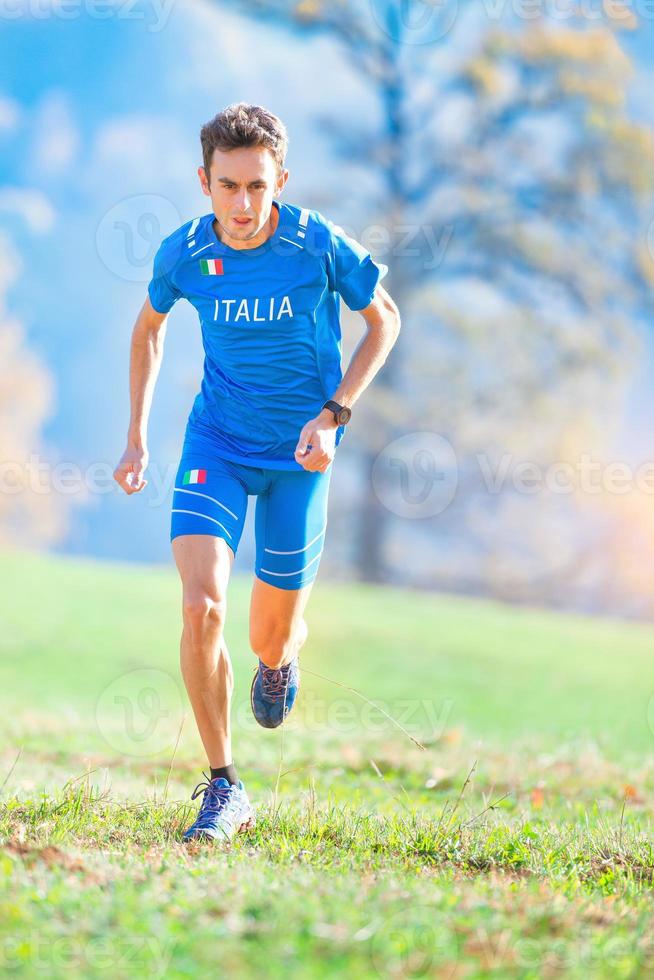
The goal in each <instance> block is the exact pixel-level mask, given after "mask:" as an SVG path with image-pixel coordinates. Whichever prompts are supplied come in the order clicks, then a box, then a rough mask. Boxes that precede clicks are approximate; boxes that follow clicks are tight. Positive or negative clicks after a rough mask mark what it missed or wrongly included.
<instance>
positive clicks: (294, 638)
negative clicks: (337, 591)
mask: <svg viewBox="0 0 654 980" xmlns="http://www.w3.org/2000/svg"><path fill="white" fill-rule="evenodd" d="M312 588H313V582H310V583H309V584H308V585H305V586H303V587H302V588H301V589H279V588H277V586H275V585H269V583H268V582H264V581H263V580H262V579H260V578H257V577H255V579H254V584H253V586H252V595H251V598H250V646H251V648H252V651H253V653H254V654H255V655H256V656H257V657H258V658H259V660H261V662H262V663H264V664H265V665H266V667H281V666H282V665H283V664H287V663H290V661H291V660H293V658H294V657H296V656H297V655H298V653H299V652H300V650H301V648H302V647H303V646H304V644H305V642H306V639H307V636H308V635H309V629H308V627H307V624H306V620H305V619H304V610H305V608H306V605H307V602H308V601H309V595H310V594H311V589H312Z"/></svg>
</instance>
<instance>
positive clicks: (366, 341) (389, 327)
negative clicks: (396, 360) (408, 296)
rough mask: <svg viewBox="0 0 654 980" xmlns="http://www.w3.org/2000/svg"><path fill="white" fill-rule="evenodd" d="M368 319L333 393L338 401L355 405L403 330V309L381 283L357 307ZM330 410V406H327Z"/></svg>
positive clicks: (341, 403)
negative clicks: (401, 310)
mask: <svg viewBox="0 0 654 980" xmlns="http://www.w3.org/2000/svg"><path fill="white" fill-rule="evenodd" d="M358 312H359V313H360V314H361V316H362V317H363V318H364V320H365V321H366V332H365V334H364V335H363V337H362V338H361V340H360V341H359V343H358V344H357V346H356V348H355V349H354V352H353V354H352V357H351V359H350V363H349V365H348V368H347V371H346V372H345V374H344V375H343V378H342V380H341V383H340V384H339V386H338V388H337V389H336V391H335V392H334V394H333V395H332V396H331V397H332V399H333V400H334V401H335V402H338V404H339V405H345V406H346V407H347V408H352V406H353V405H354V403H355V401H356V400H357V398H359V397H360V396H361V395H362V394H363V392H364V391H365V390H366V388H367V387H368V385H369V384H370V382H371V381H372V379H373V378H374V377H375V375H376V374H377V372H378V371H379V369H380V368H381V366H382V365H383V364H384V362H385V360H386V358H387V357H388V355H389V354H390V352H391V350H392V348H393V347H394V345H395V341H396V340H397V338H398V335H399V332H400V311H399V310H398V308H397V306H396V305H395V303H394V301H393V299H392V298H391V297H390V296H389V294H388V293H387V292H386V290H385V289H384V287H383V286H382V285H381V284H378V285H377V288H376V290H375V294H374V296H373V298H372V302H371V303H370V305H369V306H366V307H364V309H362V310H359V311H358ZM325 412H326V414H330V413H329V410H328V409H326V410H325ZM331 418H332V422H333V416H331Z"/></svg>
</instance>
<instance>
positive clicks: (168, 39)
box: [0, 0, 654, 566]
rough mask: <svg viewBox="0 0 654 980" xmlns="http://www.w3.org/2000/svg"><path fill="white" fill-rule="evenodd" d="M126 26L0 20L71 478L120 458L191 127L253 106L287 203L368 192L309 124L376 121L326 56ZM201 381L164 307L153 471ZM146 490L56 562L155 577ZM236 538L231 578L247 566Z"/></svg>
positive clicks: (341, 199) (192, 151)
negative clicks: (144, 568)
mask: <svg viewBox="0 0 654 980" xmlns="http://www.w3.org/2000/svg"><path fill="white" fill-rule="evenodd" d="M26 6H27V5H26ZM80 6H81V9H82V10H83V9H84V6H83V5H80ZM42 9H43V8H42ZM133 14H134V16H131V17H129V18H125V17H123V18H121V17H115V16H113V17H109V18H107V19H96V18H93V17H91V16H89V15H88V14H84V13H83V14H81V15H80V16H78V17H76V18H74V19H70V20H62V19H60V18H58V17H54V16H48V17H45V16H44V17H41V18H40V19H35V18H34V17H32V18H30V17H28V16H21V17H19V18H18V19H15V20H11V21H7V20H4V21H3V20H0V44H1V46H2V52H3V56H2V60H1V62H0V161H1V170H0V231H2V233H3V235H4V236H5V241H6V242H8V243H9V247H10V248H11V250H12V252H13V253H14V254H15V256H16V257H17V258H18V261H19V263H20V273H19V275H18V277H17V278H16V280H15V281H14V282H13V284H12V285H11V286H10V291H9V295H8V297H7V303H8V306H9V308H10V310H11V313H12V315H14V316H16V317H17V318H18V319H19V320H20V321H21V322H22V324H23V326H24V329H25V332H26V337H27V340H28V342H29V344H30V346H31V347H32V348H33V349H34V350H35V351H37V352H38V353H39V354H40V356H41V357H42V359H43V361H44V362H45V363H46V364H47V366H48V368H49V370H50V371H51V372H52V374H53V376H54V379H55V386H56V405H55V408H54V412H53V414H52V416H51V418H50V419H49V420H48V422H47V425H46V427H45V429H44V442H45V448H44V453H45V454H46V455H48V456H49V457H50V458H51V459H53V460H55V459H71V460H76V461H78V462H79V463H80V464H81V465H86V463H88V462H92V461H103V462H105V463H107V464H109V465H110V466H111V467H113V466H114V465H115V463H116V462H117V460H118V458H119V456H120V454H121V452H122V450H123V448H124V442H125V434H126V427H127V422H128V388H127V380H128V353H129V340H130V334H131V330H132V326H133V322H134V318H135V316H136V313H137V312H138V309H139V308H140V305H141V303H142V302H143V298H144V296H145V291H146V286H147V280H148V278H149V267H150V266H149V263H150V262H151V257H152V254H153V252H154V249H155V247H156V244H157V242H158V240H159V239H160V237H163V236H164V235H165V234H167V233H168V232H169V231H171V230H172V229H173V228H174V227H176V226H177V224H179V223H181V222H182V221H184V220H187V219H188V218H189V217H192V216H194V215H196V214H201V213H206V212H207V211H208V210H209V207H208V206H207V201H208V199H207V198H205V197H203V195H202V193H201V191H200V188H199V184H198V181H197V177H196V174H195V170H196V168H197V166H198V164H199V163H201V159H200V148H199V129H200V126H201V125H202V123H203V122H205V121H206V120H207V119H208V118H210V117H211V116H212V115H214V114H215V112H216V111H218V109H219V108H221V107H222V106H224V105H225V104H227V103H229V102H232V101H236V100H239V99H243V100H245V101H250V102H260V103H263V104H265V105H268V106H270V107H271V108H272V109H273V110H274V111H275V112H277V113H278V114H279V115H280V116H281V117H282V118H283V119H284V120H285V121H286V123H287V126H288V129H289V132H290V135H291V144H290V151H289V156H288V160H287V165H288V166H289V169H290V170H291V181H290V183H289V185H288V188H287V191H286V193H285V196H286V198H287V199H288V200H289V201H293V202H295V203H302V204H303V205H306V206H309V207H318V208H320V209H321V210H324V211H326V212H327V213H328V214H329V215H330V216H331V217H333V218H334V219H335V220H337V221H339V222H342V223H346V222H351V223H354V224H356V222H357V221H360V220H364V219H365V215H366V194H367V193H369V191H367V189H366V188H368V187H369V184H366V178H367V177H368V178H369V175H366V174H365V173H362V172H360V171H359V170H357V168H356V167H346V166H344V165H343V164H342V163H341V162H340V161H339V162H338V164H336V163H335V158H334V154H333V149H332V146H331V143H330V140H329V137H328V136H327V135H326V134H324V133H323V132H322V131H321V127H320V125H319V124H318V122H317V121H316V118H315V117H316V116H317V115H319V114H320V113H322V112H329V113H332V114H334V115H338V114H339V113H347V114H350V115H351V114H353V113H354V112H358V113H359V114H360V117H361V119H362V120H365V123H366V125H374V123H375V119H376V113H377V107H376V105H375V102H374V100H373V99H372V98H371V96H370V95H369V93H368V92H367V90H366V89H365V87H364V85H363V84H362V82H361V80H360V78H359V76H358V75H357V74H356V73H355V72H354V71H353V70H351V69H350V68H349V67H348V65H347V62H346V60H345V58H344V57H343V55H342V54H341V52H340V50H339V48H338V47H337V46H336V45H335V44H334V43H333V42H331V41H329V40H328V39H325V38H314V39H311V40H307V39H304V40H302V41H300V40H299V39H298V38H294V37H292V36H289V35H287V34H284V33H282V32H281V31H279V30H276V29H274V28H272V27H268V26H262V25H256V24H254V23H252V22H251V21H248V20H246V19H244V18H240V17H239V16H237V15H235V14H233V13H225V11H224V9H223V8H221V7H215V6H212V5H211V4H210V3H207V2H204V0H191V2H185V3H184V4H183V5H182V4H180V3H177V4H175V5H173V6H172V7H171V8H170V10H169V17H168V20H167V22H166V24H165V26H164V27H163V29H161V30H153V29H152V28H153V25H154V16H153V12H152V8H151V7H150V6H149V5H148V4H141V5H138V6H136V7H135V8H134V10H133ZM139 14H142V15H143V16H142V17H138V16H137V15H139ZM620 38H621V42H622V43H623V44H624V47H625V49H627V50H628V51H630V52H631V53H632V54H633V56H634V57H635V59H636V61H637V67H638V71H637V74H636V76H635V78H634V83H633V86H632V90H631V95H630V102H631V107H632V109H633V112H634V114H635V115H637V116H638V117H639V118H641V119H643V121H647V122H648V123H650V124H651V125H652V126H653V127H654V101H653V100H652V97H651V93H652V91H654V57H653V55H652V52H653V51H654V26H653V22H652V21H651V20H645V21H643V22H642V24H641V27H640V29H639V30H638V31H636V32H631V33H629V32H624V33H623V34H621V35H620ZM303 80H304V83H305V84H303V83H302V82H303ZM142 195H149V196H151V197H152V210H153V211H154V212H155V213H156V216H157V222H158V224H157V225H156V226H155V227H153V228H152V229H150V232H151V233H152V240H151V241H150V242H148V240H147V238H146V240H145V241H143V240H141V241H138V240H136V241H135V242H134V250H135V255H136V258H137V262H136V272H135V271H134V270H135V267H134V266H132V267H130V269H129V270H127V275H126V274H125V272H126V271H125V268H124V262H123V264H122V266H121V262H120V256H115V255H112V253H111V247H110V246H107V244H106V241H107V236H106V235H105V237H104V238H103V229H104V231H105V232H106V229H107V227H108V223H111V221H113V220H116V219H120V218H121V216H122V217H125V218H126V219H127V220H129V219H130V218H132V219H133V215H134V209H136V211H138V210H139V208H142V202H141V196H142ZM653 217H654V215H653ZM155 239H156V240H155ZM139 261H142V265H141V266H140V273H139V266H138V262H139ZM135 277H136V278H135ZM641 330H642V331H643V336H644V337H645V339H646V341H647V345H648V346H647V357H646V358H644V359H643V360H642V362H641V364H640V367H639V371H638V374H637V375H635V376H634V378H633V383H632V385H631V389H630V395H629V403H628V406H627V415H626V417H625V420H624V425H623V428H622V435H621V440H620V446H619V447H617V448H618V451H619V452H620V454H621V455H622V456H623V457H625V458H627V457H629V458H631V459H640V458H643V457H644V456H647V455H649V453H650V451H651V448H652V447H651V434H650V429H651V426H650V424H649V420H650V419H651V418H652V412H653V410H654V396H653V395H652V392H651V389H652V385H651V380H650V379H651V372H652V366H653V359H652V354H651V343H650V325H642V327H641ZM201 369H202V351H201V345H200V336H199V326H198V324H197V322H196V319H195V314H194V312H193V311H192V310H191V308H190V307H189V306H188V305H187V304H179V305H178V306H177V307H176V309H175V314H174V316H173V317H172V318H171V322H170V325H169V329H168V336H167V340H166V353H165V357H164V364H163V368H162V373H161V376H160V379H159V382H158V385H157V391H156V393H155V401H154V407H153V411H152V416H151V436H150V452H151V459H152V460H156V461H158V462H159V463H160V464H161V466H166V465H169V466H174V465H175V464H176V461H177V457H178V452H179V447H180V445H181V438H182V434H183V429H184V425H185V422H186V417H187V415H188V411H189V410H190V406H191V403H192V400H193V397H194V395H195V392H196V391H197V388H198V386H199V382H200V377H201ZM152 489H153V488H152V487H149V488H148V491H146V493H144V494H141V495H137V496H135V497H132V498H129V500H128V499H126V498H125V497H124V495H122V494H121V493H120V491H118V488H116V491H115V492H113V491H112V492H111V493H108V494H107V495H105V496H102V497H97V496H95V497H94V498H93V499H92V500H90V501H89V503H88V504H87V505H86V506H84V507H82V508H80V509H78V510H77V511H76V514H75V517H74V521H73V524H72V527H71V531H70V534H69V536H68V538H67V540H66V542H65V543H64V544H63V545H62V546H61V549H62V550H66V551H73V552H87V553H92V554H95V555H97V556H102V557H109V558H125V557H128V558H134V559H138V560H142V559H148V560H161V561H169V560H170V559H169V555H170V552H169V543H168V522H169V498H168V497H166V499H165V501H164V502H163V503H162V504H160V505H159V506H156V507H154V506H152V502H153V495H152V493H150V495H149V496H148V493H149V492H150V491H151V490H152ZM250 517H251V515H250ZM248 534H249V531H248V532H247V533H246V538H245V542H246V544H245V546H244V549H243V552H242V554H240V555H239V559H238V561H239V563H240V566H245V564H246V563H247V562H248V561H249V552H248V546H247V540H248V537H247V535H248ZM131 549H135V550H136V551H137V553H132V550H131Z"/></svg>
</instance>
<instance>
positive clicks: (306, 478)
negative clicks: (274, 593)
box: [254, 466, 333, 591]
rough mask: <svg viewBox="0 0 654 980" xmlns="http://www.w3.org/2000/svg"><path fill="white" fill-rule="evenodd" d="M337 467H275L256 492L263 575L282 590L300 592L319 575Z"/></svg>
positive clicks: (260, 574) (258, 552)
mask: <svg viewBox="0 0 654 980" xmlns="http://www.w3.org/2000/svg"><path fill="white" fill-rule="evenodd" d="M332 469H333V467H332V466H330V467H329V468H328V469H327V470H326V471H325V472H324V473H319V472H309V471H307V470H277V471H270V470H268V473H269V474H271V478H270V481H269V484H268V486H267V488H266V490H265V492H264V493H261V494H259V496H258V497H257V503H256V510H255V518H254V528H255V538H256V559H255V566H254V572H255V575H256V576H257V578H258V579H260V580H261V581H262V582H265V583H267V584H268V585H271V586H274V587H275V588H277V589H283V590H287V591H296V590H298V589H302V588H304V586H306V585H309V583H311V582H313V581H314V579H315V578H316V575H317V574H318V566H319V564H320V558H321V556H322V552H323V548H324V544H325V534H326V531H327V504H328V497H329V486H330V481H331V475H332Z"/></svg>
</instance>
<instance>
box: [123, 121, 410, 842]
mask: <svg viewBox="0 0 654 980" xmlns="http://www.w3.org/2000/svg"><path fill="white" fill-rule="evenodd" d="M200 139H201V143H202V156H203V162H204V166H202V167H199V168H198V176H199V178H200V184H201V187H202V191H203V193H204V194H205V195H206V196H207V197H208V198H210V200H211V211H209V213H208V214H204V215H202V216H201V217H197V218H194V219H193V220H192V221H187V222H186V223H185V224H183V225H182V226H181V228H178V229H177V231H174V232H173V233H172V234H171V235H169V236H168V237H167V238H165V239H164V240H163V242H162V243H161V245H160V247H159V250H158V251H157V254H156V255H155V258H154V267H153V274H152V279H151V281H150V284H149V286H148V296H147V297H146V299H145V302H144V304H143V307H142V309H141V311H140V313H139V315H138V317H137V320H136V324H135V326H134V331H133V335H132V342H131V353H130V401H131V417H130V424H129V429H128V436H127V448H126V449H125V452H124V453H123V456H122V458H121V460H120V462H119V464H118V466H117V467H116V470H115V472H114V478H115V480H116V481H117V482H118V483H119V485H120V486H121V487H122V488H123V490H124V491H125V492H126V493H127V494H133V493H138V492H139V491H141V490H142V489H143V488H144V487H145V486H146V484H147V480H145V479H144V473H145V470H146V467H147V465H148V449H147V423H148V416H149V412H150V406H151V403H152V397H153V392H154V387H155V383H156V379H157V375H158V373H159V368H160V366H161V359H162V356H163V345H164V337H165V331H166V321H167V317H168V314H169V312H170V310H171V308H172V306H173V305H174V303H176V302H177V300H178V299H181V298H182V297H183V298H185V299H187V300H188V301H189V302H190V303H191V304H192V305H193V306H194V307H195V309H196V310H197V312H198V315H199V318H200V325H201V329H202V340H203V345H204V351H205V360H204V377H203V380H202V385H201V390H200V392H199V393H198V395H197V396H196V398H195V401H194V403H193V406H192V409H191V412H190V415H189V417H188V421H187V425H186V431H185V437H184V443H183V447H182V452H181V459H180V462H179V468H178V470H177V476H176V479H175V488H174V491H173V503H172V515H171V530H170V539H171V543H172V544H171V546H172V550H173V554H174V558H175V562H176V565H177V568H178V571H179V575H180V578H181V582H182V618H183V631H182V638H181V645H180V662H181V670H182V676H183V678H184V683H185V685H186V690H187V692H188V696H189V700H190V702H191V705H192V708H193V713H194V716H195V720H196V723H197V726H198V731H199V734H200V737H201V739H202V743H203V746H204V748H205V750H206V753H207V757H208V762H209V767H210V772H211V775H210V778H207V781H206V782H205V783H200V784H198V786H197V787H196V789H195V791H194V793H193V797H192V798H193V799H195V798H196V797H197V796H198V795H200V793H202V794H203V796H202V801H201V805H200V809H199V813H198V816H197V819H196V821H195V823H194V824H193V825H192V826H191V827H189V829H188V830H187V831H186V833H185V834H184V839H185V840H193V839H196V838H209V839H214V840H215V839H221V840H225V839H229V838H230V837H231V836H232V835H233V834H235V833H236V832H237V831H239V830H241V829H244V828H246V827H248V826H250V825H252V823H253V822H254V816H253V811H252V808H251V805H250V802H249V800H248V797H247V793H246V791H245V788H244V786H243V783H242V781H241V780H239V778H238V774H237V771H236V768H235V765H234V758H233V755H232V741H231V729H230V702H231V697H232V691H233V673H232V666H231V661H230V658H229V653H228V651H227V647H226V645H225V639H224V634H223V629H224V625H225V612H226V597H227V584H228V581H229V576H230V572H231V569H232V564H233V561H234V557H235V555H236V551H237V548H238V544H239V540H240V537H241V533H242V531H243V524H244V521H245V515H246V509H247V503H248V496H250V495H253V496H255V497H256V498H257V499H256V509H255V533H256V562H255V569H254V571H255V578H254V582H253V588H252V596H251V605H250V645H251V647H252V650H253V652H254V654H255V656H256V657H257V658H258V661H257V669H256V672H255V675H254V678H253V681H252V688H251V692H250V701H251V705H252V711H253V713H254V716H255V718H256V720H257V721H258V722H259V724H260V725H262V726H263V727H264V728H276V727H277V726H278V725H280V724H281V723H282V722H283V720H284V718H285V717H286V715H287V714H288V712H289V711H290V710H291V708H292V707H293V704H294V702H295V699H296V696H297V692H298V688H299V683H300V672H299V667H298V654H299V652H300V649H301V647H302V646H303V644H304V643H305V641H306V639H307V624H306V622H305V620H304V611H305V608H306V604H307V600H308V598H309V593H310V592H311V588H312V585H313V582H314V580H315V578H316V574H317V572H318V565H319V563H320V556H321V554H322V550H323V546H324V541H325V531H326V525H327V496H328V491H329V483H330V477H331V472H332V466H331V464H332V461H333V459H334V454H335V450H336V447H337V446H338V444H339V442H340V440H341V438H342V437H343V434H344V432H345V425H346V423H347V422H348V421H349V420H350V416H351V414H352V407H353V405H354V404H355V402H356V401H357V399H358V398H359V397H360V395H361V394H362V393H363V392H364V391H365V389H366V388H367V386H368V385H369V384H370V382H371V381H372V379H373V378H374V376H375V375H376V374H377V372H378V371H379V369H380V368H381V366H382V364H383V363H384V361H385V360H386V358H387V356H388V353H389V351H390V350H391V348H392V347H393V345H394V343H395V341H396V339H397V336H398V332H399V329H400V316H399V313H398V309H397V307H396V305H395V303H394V302H393V300H392V299H391V297H390V296H389V295H388V293H387V292H386V291H385V290H384V288H383V287H382V286H381V285H380V284H379V280H380V279H381V278H382V277H383V276H384V275H385V274H386V272H387V271H388V270H387V267H386V266H384V265H382V264H380V263H379V264H378V263H376V262H374V261H373V259H372V257H371V256H370V254H369V253H368V252H367V251H366V249H365V248H363V247H362V246H361V245H360V244H359V243H358V242H356V241H354V240H353V239H351V238H349V237H347V236H346V235H345V233H344V232H343V230H342V229H341V228H339V227H338V226H336V225H334V224H333V223H332V222H331V221H328V220H327V219H326V218H324V217H323V216H322V214H320V212H318V211H311V210H307V209H306V208H300V207H295V206H294V205H291V204H286V203H282V202H281V200H280V195H281V193H282V191H283V189H284V186H285V185H286V181H287V180H288V173H289V172H288V170H286V169H285V168H284V160H285V156H286V149H287V144H288V137H287V134H286V129H285V127H284V124H283V123H282V122H281V120H280V119H278V118H277V117H276V116H274V115H273V114H272V113H270V112H268V111H267V110H266V109H264V108H262V107H261V106H256V105H247V104H245V103H237V104H234V105H231V106H228V107H227V108H226V109H225V110H223V111H222V112H219V113H218V115H216V116H215V118H214V119H212V120H211V121H210V122H208V123H207V124H206V125H205V126H203V127H202V131H201V134H200ZM340 297H342V298H343V300H344V301H345V303H346V304H347V306H348V307H349V308H350V309H351V310H357V311H359V312H360V313H361V315H362V317H363V319H364V321H365V334H364V336H363V338H362V339H361V340H360V342H359V344H358V346H357V348H356V350H355V351H354V354H353V355H352V358H351V361H350V364H349V366H348V368H347V371H346V372H345V374H344V375H343V374H342V371H341V330H340Z"/></svg>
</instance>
